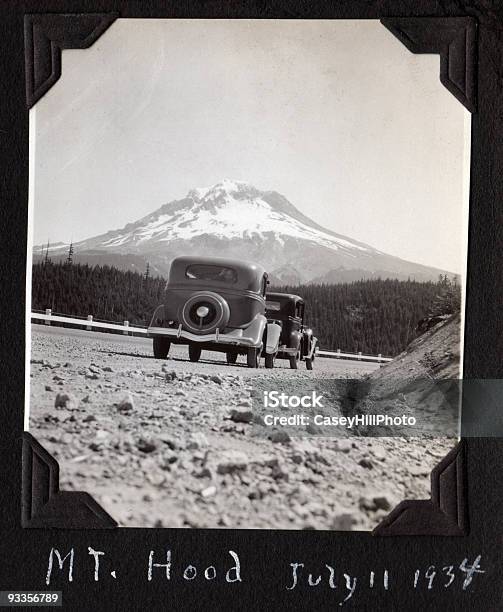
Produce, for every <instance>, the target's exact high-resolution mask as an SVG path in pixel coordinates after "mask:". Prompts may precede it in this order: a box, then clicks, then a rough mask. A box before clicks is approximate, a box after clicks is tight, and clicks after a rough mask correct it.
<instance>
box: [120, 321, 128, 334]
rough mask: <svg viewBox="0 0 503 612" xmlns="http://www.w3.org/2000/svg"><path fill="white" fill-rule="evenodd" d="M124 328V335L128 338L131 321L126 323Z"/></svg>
mask: <svg viewBox="0 0 503 612" xmlns="http://www.w3.org/2000/svg"><path fill="white" fill-rule="evenodd" d="M124 327H125V328H126V329H125V330H124V331H123V332H122V333H123V334H124V335H125V336H127V335H128V334H129V330H128V329H127V328H128V327H129V321H124Z"/></svg>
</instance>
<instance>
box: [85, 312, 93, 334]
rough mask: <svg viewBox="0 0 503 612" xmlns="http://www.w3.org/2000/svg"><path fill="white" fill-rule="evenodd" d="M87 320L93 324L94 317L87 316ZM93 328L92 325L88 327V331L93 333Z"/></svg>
mask: <svg viewBox="0 0 503 612" xmlns="http://www.w3.org/2000/svg"><path fill="white" fill-rule="evenodd" d="M87 320H88V321H89V322H90V323H92V321H93V315H87ZM92 328H93V326H92V325H86V329H87V331H91V330H92Z"/></svg>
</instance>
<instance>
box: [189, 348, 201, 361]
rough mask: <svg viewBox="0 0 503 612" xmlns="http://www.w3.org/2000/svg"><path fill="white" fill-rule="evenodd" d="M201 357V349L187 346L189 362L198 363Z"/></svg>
mask: <svg viewBox="0 0 503 612" xmlns="http://www.w3.org/2000/svg"><path fill="white" fill-rule="evenodd" d="M200 357H201V347H200V346H197V344H189V359H190V360H191V361H199V358H200Z"/></svg>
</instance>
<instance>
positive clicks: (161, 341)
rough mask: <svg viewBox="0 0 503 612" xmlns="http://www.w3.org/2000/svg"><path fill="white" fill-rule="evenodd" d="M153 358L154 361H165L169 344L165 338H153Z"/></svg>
mask: <svg viewBox="0 0 503 612" xmlns="http://www.w3.org/2000/svg"><path fill="white" fill-rule="evenodd" d="M153 345H154V357H155V359H166V357H167V356H168V353H169V348H170V346H171V342H170V341H169V340H168V339H167V338H160V337H158V336H156V337H155V338H154V342H153Z"/></svg>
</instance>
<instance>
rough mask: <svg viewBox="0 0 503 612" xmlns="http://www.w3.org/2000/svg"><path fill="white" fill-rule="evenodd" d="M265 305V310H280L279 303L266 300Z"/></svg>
mask: <svg viewBox="0 0 503 612" xmlns="http://www.w3.org/2000/svg"><path fill="white" fill-rule="evenodd" d="M265 307H266V309H267V310H270V311H271V312H278V311H280V310H281V303H280V302H273V301H271V300H266V302H265Z"/></svg>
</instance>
